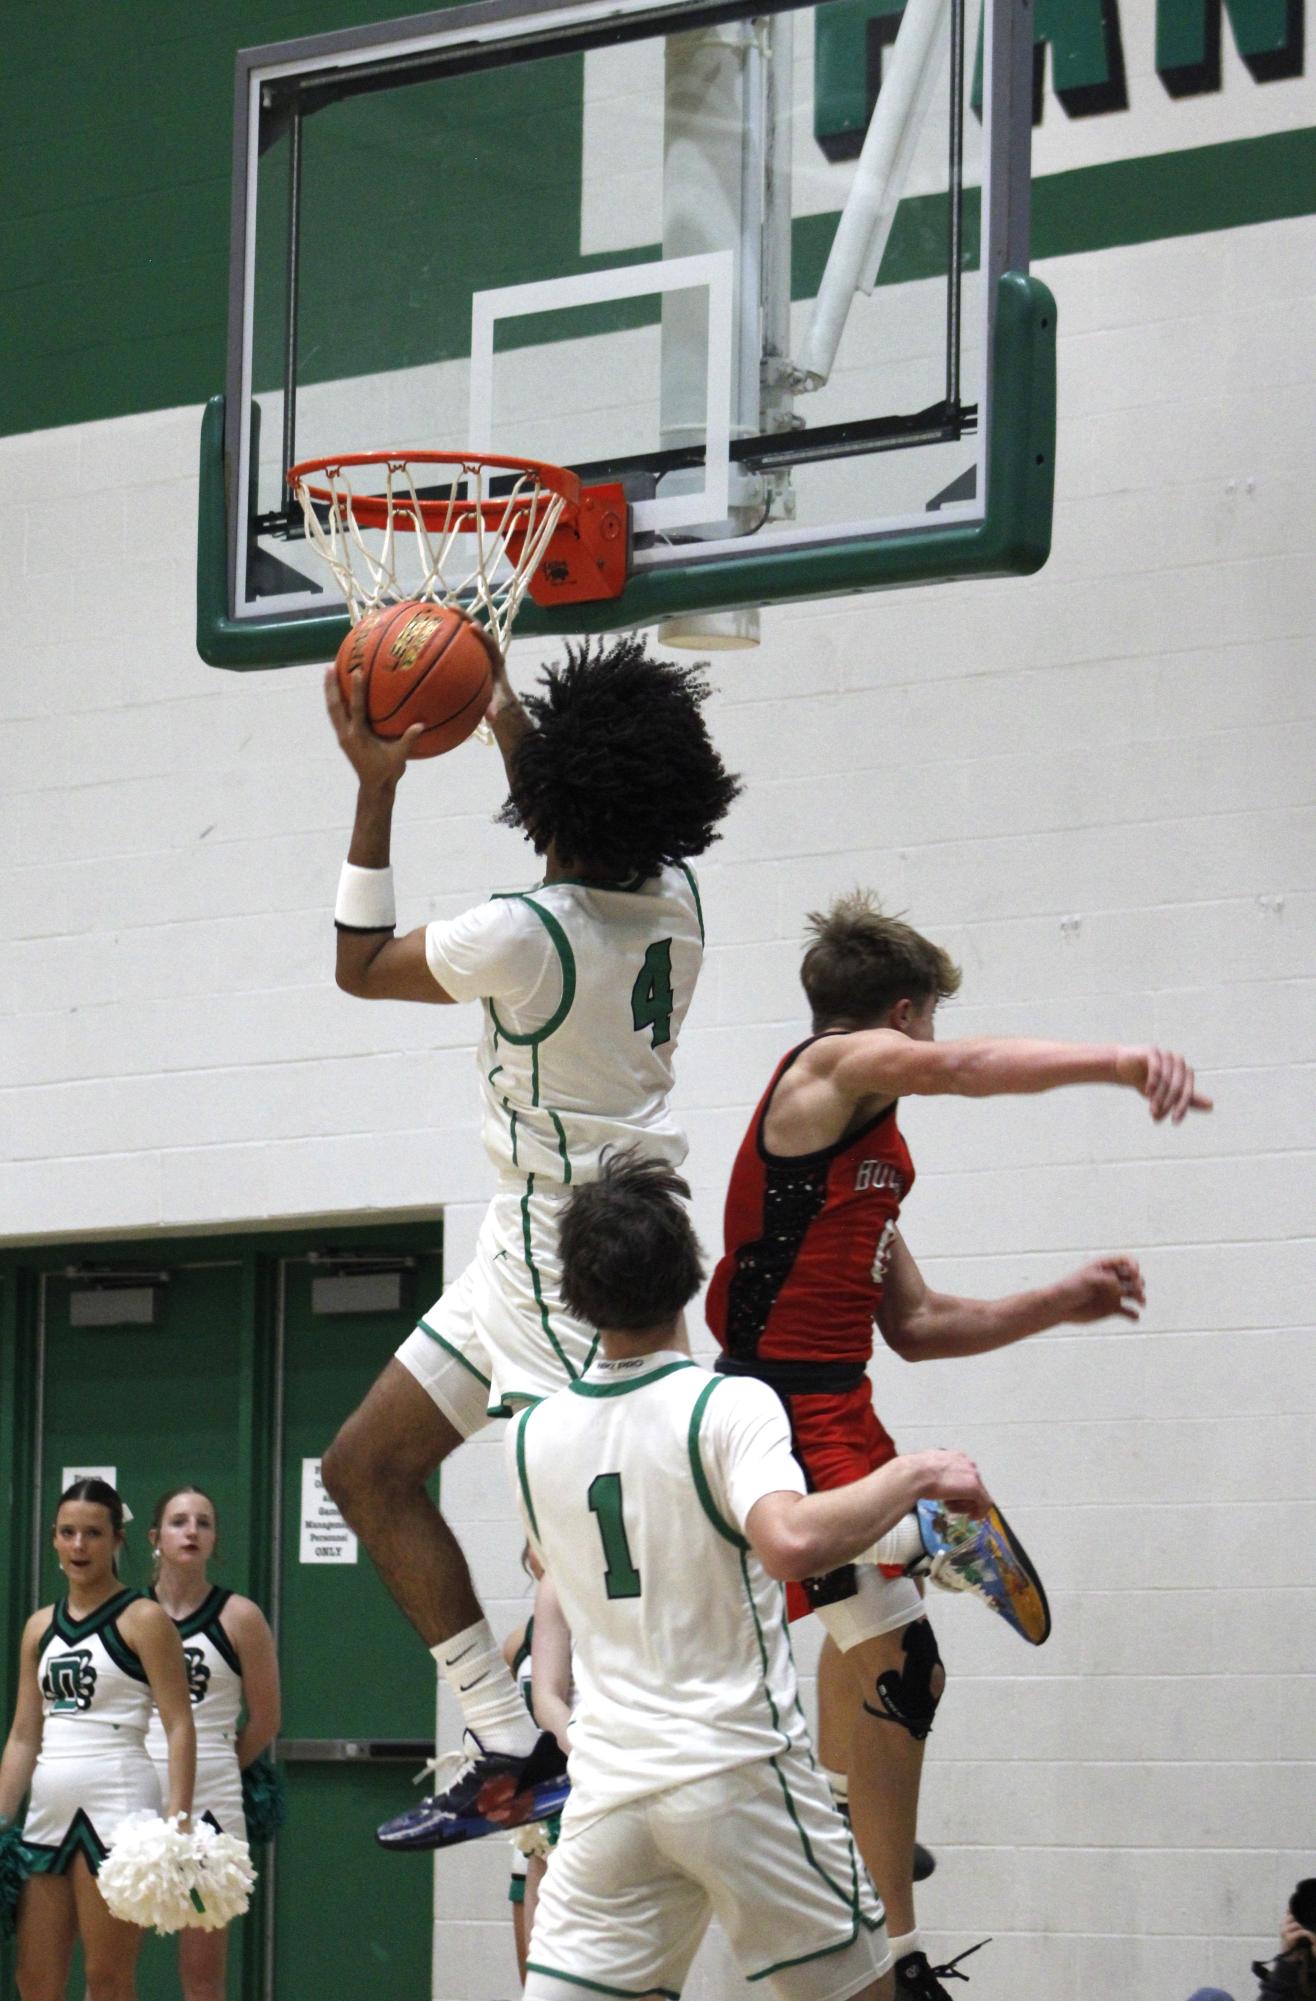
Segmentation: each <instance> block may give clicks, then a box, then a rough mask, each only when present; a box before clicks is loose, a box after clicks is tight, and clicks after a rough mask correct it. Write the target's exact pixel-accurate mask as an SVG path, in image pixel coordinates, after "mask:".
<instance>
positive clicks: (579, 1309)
mask: <svg viewBox="0 0 1316 2001" xmlns="http://www.w3.org/2000/svg"><path fill="white" fill-rule="evenodd" d="M689 1194H690V1188H689V1185H688V1183H687V1182H685V1181H683V1180H682V1178H681V1176H680V1175H679V1174H678V1173H677V1172H676V1170H675V1168H672V1167H666V1166H664V1165H663V1163H662V1162H661V1161H658V1160H644V1159H642V1158H641V1156H640V1155H639V1154H638V1153H636V1151H635V1149H634V1147H625V1148H623V1149H621V1150H620V1151H619V1152H616V1153H612V1154H609V1156H608V1158H607V1159H606V1160H605V1161H604V1163H603V1171H602V1173H601V1174H600V1176H599V1178H598V1180H597V1181H586V1182H584V1183H582V1185H581V1186H580V1187H578V1188H577V1189H576V1190H575V1192H574V1193H573V1195H572V1197H571V1200H570V1201H569V1202H568V1203H567V1206H566V1211H565V1213H564V1215H563V1217H562V1222H561V1225H560V1227H559V1230H558V1254H559V1256H560V1257H561V1260H562V1297H563V1298H564V1299H565V1301H566V1303H567V1305H568V1306H569V1307H570V1308H571V1311H572V1312H573V1313H574V1314H576V1315H577V1317H578V1318H579V1319H581V1320H584V1321H585V1322H587V1323H588V1325H589V1326H591V1327H607V1328H609V1329H610V1330H612V1331H614V1332H617V1333H644V1332H647V1330H648V1329H649V1328H651V1327H660V1326H662V1325H663V1323H664V1322H665V1321H669V1320H675V1318H676V1316H677V1314H678V1313H679V1312H680V1311H681V1309H682V1307H684V1306H686V1305H687V1304H688V1303H689V1301H690V1300H692V1299H693V1298H694V1296H695V1294H696V1293H697V1292H698V1290H699V1286H700V1281H701V1280H702V1278H703V1275H704V1271H703V1261H702V1259H701V1257H700V1255H699V1240H698V1238H697V1237H696V1236H695V1233H694V1226H693V1225H692V1223H691V1221H690V1218H689V1216H688V1214H687V1213H686V1209H685V1200H686V1198H688V1196H689Z"/></svg>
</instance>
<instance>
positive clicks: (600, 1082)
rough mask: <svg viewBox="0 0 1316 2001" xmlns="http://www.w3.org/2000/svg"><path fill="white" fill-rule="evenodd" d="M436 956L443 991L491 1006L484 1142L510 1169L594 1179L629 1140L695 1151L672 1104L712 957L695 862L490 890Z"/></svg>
mask: <svg viewBox="0 0 1316 2001" xmlns="http://www.w3.org/2000/svg"><path fill="white" fill-rule="evenodd" d="M425 951H426V957H427V959H428V962H429V966H430V970H431V972H432V973H433V974H434V977H435V979H436V980H437V981H438V983H439V985H440V986H441V987H442V988H443V990H444V992H445V993H448V994H451V996H452V998H453V999H454V1000H457V1001H467V1000H479V1001H481V1002H482V1003H483V1007H484V1034H483V1037H482V1039H481V1043H480V1050H479V1061H480V1073H481V1090H482V1094H483V1098H484V1128H483V1131H484V1143H485V1147H486V1150H487V1151H488V1153H489V1156H490V1158H491V1159H492V1161H493V1163H494V1165H495V1167H496V1168H497V1169H498V1170H499V1172H500V1173H501V1174H504V1175H513V1176H516V1177H518V1178H525V1177H528V1176H531V1175H533V1176H535V1177H536V1179H538V1180H540V1181H544V1182H556V1183H559V1184H561V1185H569V1184H571V1183H572V1182H575V1181H590V1180H593V1179H594V1178H595V1177H596V1176H597V1174H598V1171H599V1163H600V1161H601V1159H602V1156H603V1154H604V1152H605V1150H606V1149H608V1148H610V1147H624V1146H629V1145H637V1146H638V1147H639V1148H640V1150H641V1152H642V1153H644V1154H645V1155H646V1157H649V1158H656V1159H659V1160H663V1161H666V1162H667V1163H669V1164H670V1165H671V1166H678V1165H679V1164H680V1162H681V1161H682V1160H683V1159H684V1158H685V1152H686V1140H685V1135H684V1133H683V1132H682V1131H681V1128H680V1126H679V1125H678V1124H677V1123H676V1120H675V1118H674V1116H673V1114H672V1109H671V1104H670V1102H669V1100H670V1094H671V1089H672V1057H673V1054H674V1052H675V1049H676V1044H677V1039H678V1037H679V1035H680V1031H681V1024H682V1022H683V1021H684V1019H685V1013H686V1009H687V1008H688V1007H689V1004H690V997H691V995H692V994H693V992H694V985H695V980H696V979H697V978H698V974H699V967H700V962H701V960H702V958H703V921H702V917H701V913H700V908H699V894H698V891H697V889H696V887H695V879H694V876H693V875H692V873H691V871H690V870H689V869H688V868H686V867H685V866H684V865H681V866H680V867H677V868H665V869H663V870H662V871H661V873H660V874H658V875H656V876H653V877H651V878H650V879H649V880H648V881H646V882H636V883H630V884H610V883H591V882H582V881H575V880H571V881H562V882H550V883H543V884H541V885H540V886H539V888H537V889H533V890H526V891H519V892H516V893H514V894H511V895H506V896H495V897H491V898H490V900H489V901H488V902H487V903H483V904H479V905H477V906H476V907H475V908H474V909H473V910H469V911H466V912H465V913H464V914H463V915H462V916H460V917H456V918H453V919H451V920H448V921H442V922H436V923H432V924H430V925H428V926H427V927H426V933H425Z"/></svg>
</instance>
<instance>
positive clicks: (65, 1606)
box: [46, 1586, 143, 1646]
mask: <svg viewBox="0 0 1316 2001" xmlns="http://www.w3.org/2000/svg"><path fill="white" fill-rule="evenodd" d="M142 1596H143V1593H142V1592H140V1591H133V1590H131V1589H130V1588H128V1587H127V1586H125V1587H124V1589H123V1590H121V1591H116V1592H115V1594H114V1596H113V1597H112V1598H107V1599H106V1600H105V1603H104V1604H103V1605H98V1606H97V1607H96V1610H95V1611H94V1612H88V1614H87V1616H86V1618H85V1619H75V1618H74V1617H73V1616H72V1614H71V1613H70V1611H69V1601H68V1599H67V1598H61V1599H60V1601H59V1603H58V1604H57V1605H56V1607H55V1610H54V1613H53V1615H52V1617H51V1621H50V1626H51V1629H52V1630H53V1631H55V1632H56V1633H58V1635H59V1637H60V1639H61V1640H65V1641H67V1642H68V1644H69V1645H70V1646H73V1645H75V1644H76V1643H77V1641H79V1640H88V1639H92V1638H94V1637H95V1636H96V1634H98V1633H99V1632H100V1630H101V1628H102V1627H103V1626H105V1625H108V1624H109V1623H110V1621H111V1620H114V1619H117V1618H118V1616H119V1614H120V1612H122V1611H123V1610H124V1609H125V1608H126V1607H127V1606H128V1605H131V1603H132V1601H133V1599H134V1598H140V1597H142ZM46 1637H47V1639H48V1638H49V1637H50V1634H49V1632H47V1635H46Z"/></svg>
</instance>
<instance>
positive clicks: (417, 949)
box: [324, 667, 452, 1003]
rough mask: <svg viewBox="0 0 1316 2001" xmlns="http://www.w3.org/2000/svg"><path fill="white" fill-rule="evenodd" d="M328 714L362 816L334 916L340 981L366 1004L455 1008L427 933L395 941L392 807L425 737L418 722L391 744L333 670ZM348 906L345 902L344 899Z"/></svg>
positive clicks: (358, 690) (360, 697)
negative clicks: (347, 699) (412, 750)
mask: <svg viewBox="0 0 1316 2001" xmlns="http://www.w3.org/2000/svg"><path fill="white" fill-rule="evenodd" d="M324 699H325V707H326V708H327V709H328V711H329V720H330V722H331V723H332V724H333V727H334V734H335V735H336V736H337V738H338V742H339V745H340V747H341V749H342V752H343V755H344V756H345V757H346V759H347V761H348V763H349V764H350V765H351V766H352V769H353V770H354V771H355V773H356V776H357V793H356V814H355V817H354V818H353V821H352V838H351V841H350V843H349V845H348V850H347V860H348V868H347V869H346V870H345V871H344V876H345V878H350V882H349V881H347V880H345V882H344V884H343V885H341V886H340V889H339V901H338V905H337V907H336V909H335V912H334V917H335V923H336V928H337V934H338V945H337V952H336V957H335V965H334V977H335V979H336V981H337V983H338V985H339V986H340V987H341V988H342V990H343V992H344V993H347V994H355V995H356V996H357V997H358V999H361V1000H412V1001H430V1002H440V1003H442V1002H451V1000H452V995H451V994H448V993H445V992H444V990H443V988H442V987H441V986H440V985H439V983H438V981H437V980H436V979H435V977H434V975H433V973H432V972H431V971H430V969H429V964H428V961H427V960H426V957H425V930H424V927H423V926H421V927H420V928H418V929H417V930H415V931H408V932H406V933H405V934H404V936H403V937H401V938H399V937H397V936H396V935H395V925H394V918H393V877H392V871H391V870H390V868H389V852H390V846H391V843H392V838H393V801H394V798H395V796H396V794H397V788H398V782H399V780H400V779H401V777H402V774H403V771H404V770H405V769H406V762H407V750H408V748H409V746H410V744H411V742H412V740H413V738H415V737H416V736H418V735H419V734H420V732H421V727H422V726H421V725H420V724H419V723H414V724H413V725H412V727H411V728H410V729H409V730H408V731H407V733H406V735H405V736H401V737H398V738H397V739H396V741H391V742H390V741H387V740H386V739H385V738H383V737H379V736H376V735H375V733H374V731H373V730H372V729H371V727H370V725H369V723H368V722H367V721H366V712H365V687H364V684H363V682H362V680H361V677H360V675H359V674H356V673H354V674H353V675H352V701H351V706H350V708H349V707H348V706H347V704H345V703H344V701H343V698H342V695H341V693H340V691H339V687H338V676H337V674H336V672H335V671H334V669H333V668H332V667H331V668H330V669H329V671H328V673H327V674H326V675H325V681H324ZM345 899H346V900H345Z"/></svg>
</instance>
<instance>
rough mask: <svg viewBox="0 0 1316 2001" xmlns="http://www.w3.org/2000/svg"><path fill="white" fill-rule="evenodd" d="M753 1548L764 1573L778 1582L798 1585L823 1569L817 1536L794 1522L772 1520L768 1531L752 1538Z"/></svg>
mask: <svg viewBox="0 0 1316 2001" xmlns="http://www.w3.org/2000/svg"><path fill="white" fill-rule="evenodd" d="M754 1549H755V1552H756V1553H757V1555H758V1558H759V1561H760V1563H761V1564H762V1565H763V1568H764V1569H765V1570H766V1571H767V1573H768V1576H769V1577H774V1578H775V1579H776V1580H777V1582H778V1583H779V1584H800V1583H802V1582H803V1581H804V1579H805V1578H806V1577H816V1576H817V1575H818V1572H819V1571H820V1570H821V1569H822V1568H824V1565H823V1564H822V1562H821V1560H820V1557H819V1552H818V1539H817V1537H816V1536H814V1535H812V1534H810V1532H809V1531H808V1530H807V1529H804V1528H801V1527H800V1526H799V1525H798V1524H797V1523H793V1522H780V1523H774V1524H773V1525H772V1527H771V1529H770V1531H769V1532H768V1533H766V1534H763V1535H756V1536H755V1537H754Z"/></svg>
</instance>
